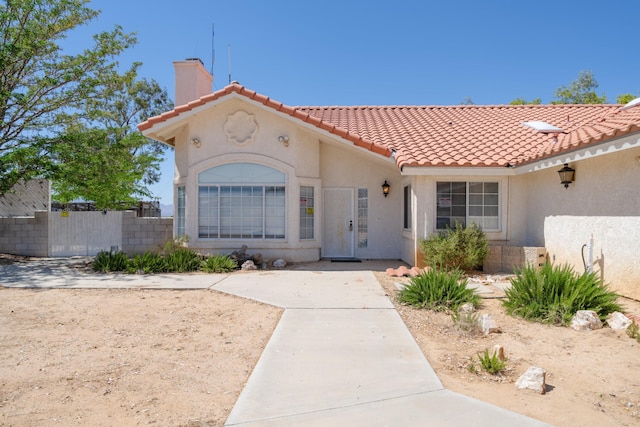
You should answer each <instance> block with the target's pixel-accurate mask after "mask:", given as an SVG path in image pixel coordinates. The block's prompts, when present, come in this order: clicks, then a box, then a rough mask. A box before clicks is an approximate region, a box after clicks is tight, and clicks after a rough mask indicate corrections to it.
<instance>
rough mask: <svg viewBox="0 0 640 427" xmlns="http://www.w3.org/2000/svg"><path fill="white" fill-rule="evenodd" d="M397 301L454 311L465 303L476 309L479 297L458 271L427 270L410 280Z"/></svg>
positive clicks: (432, 308) (415, 305)
mask: <svg viewBox="0 0 640 427" xmlns="http://www.w3.org/2000/svg"><path fill="white" fill-rule="evenodd" d="M398 301H399V302H401V303H404V304H409V305H412V306H414V307H420V308H426V309H429V310H434V311H447V310H453V311H456V310H458V308H459V307H460V306H461V305H462V304H464V303H466V302H470V303H472V304H473V305H474V307H477V306H478V304H479V303H480V297H479V296H478V294H476V293H475V291H474V290H473V289H469V288H467V279H466V278H465V277H464V275H463V273H462V272H461V271H460V270H451V271H447V270H436V269H429V270H427V271H425V272H423V273H422V274H420V275H418V276H416V277H412V278H411V280H410V282H409V284H408V285H407V286H406V287H405V288H404V289H402V290H401V291H400V292H399V293H398Z"/></svg>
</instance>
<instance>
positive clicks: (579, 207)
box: [509, 137, 640, 299]
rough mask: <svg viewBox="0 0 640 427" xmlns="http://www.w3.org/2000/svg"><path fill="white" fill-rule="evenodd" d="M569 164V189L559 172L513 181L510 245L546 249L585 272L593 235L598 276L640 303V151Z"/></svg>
mask: <svg viewBox="0 0 640 427" xmlns="http://www.w3.org/2000/svg"><path fill="white" fill-rule="evenodd" d="M636 138H637V137H636ZM569 164H570V166H571V167H573V168H574V169H575V170H576V176H575V182H574V183H573V184H571V185H570V186H569V188H567V189H565V188H564V187H563V186H562V185H561V184H560V180H559V177H558V172H557V171H558V170H559V169H560V168H561V166H556V167H551V168H548V169H544V170H542V171H539V172H533V173H530V174H526V175H522V176H516V177H512V178H511V180H512V182H513V183H514V184H513V185H512V198H511V203H510V207H509V209H510V212H511V213H510V222H511V225H510V229H509V244H512V245H521V246H544V247H545V248H546V249H547V251H548V255H549V259H550V260H551V261H555V262H556V263H569V264H571V265H572V266H573V267H574V268H575V269H576V271H578V272H583V271H584V264H583V261H582V246H583V245H585V244H587V242H588V241H589V237H590V235H591V234H593V240H594V252H593V253H594V266H593V267H594V271H598V272H600V274H602V276H603V278H604V280H605V282H609V283H611V285H612V287H613V288H614V289H616V290H617V291H619V292H621V293H622V294H623V295H625V296H629V297H632V298H636V299H640V261H639V260H638V256H637V254H638V253H640V236H639V235H638V233H640V231H639V230H640V197H638V196H637V195H638V194H639V193H640V148H631V149H627V150H625V151H620V152H616V153H611V154H608V155H606V156H600V157H591V158H585V159H583V160H579V161H574V162H571V161H570V162H569ZM585 257H586V249H585Z"/></svg>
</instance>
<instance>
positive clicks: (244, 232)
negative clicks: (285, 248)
mask: <svg viewBox="0 0 640 427" xmlns="http://www.w3.org/2000/svg"><path fill="white" fill-rule="evenodd" d="M285 181H286V177H285V174H284V173H283V172H280V171H278V170H276V169H273V168H270V167H268V166H264V165H258V164H254V163H229V164H225V165H221V166H216V167H213V168H211V169H208V170H206V171H204V172H201V173H200V174H199V175H198V237H200V238H205V239H206V238H209V239H284V237H285V206H286V199H285Z"/></svg>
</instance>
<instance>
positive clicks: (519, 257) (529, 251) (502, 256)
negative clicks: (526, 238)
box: [482, 244, 546, 273]
mask: <svg viewBox="0 0 640 427" xmlns="http://www.w3.org/2000/svg"><path fill="white" fill-rule="evenodd" d="M545 261H546V250H545V248H540V247H529V246H527V247H523V246H506V245H491V244H490V245H489V253H488V254H487V259H486V260H485V262H484V265H483V267H482V269H483V271H484V272H486V273H513V268H514V267H518V268H521V267H524V266H525V265H528V264H531V265H534V266H536V267H540V265H542V264H544V262H545Z"/></svg>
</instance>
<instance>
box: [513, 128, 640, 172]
mask: <svg viewBox="0 0 640 427" xmlns="http://www.w3.org/2000/svg"><path fill="white" fill-rule="evenodd" d="M637 147H640V132H636V133H633V134H631V135H626V136H623V137H619V138H614V139H610V140H607V141H605V142H602V143H600V144H592V145H589V146H588V147H584V148H580V149H577V150H572V151H564V152H563V153H561V154H558V155H556V156H553V157H547V158H544V159H541V160H538V161H535V162H531V163H527V164H524V165H521V166H518V167H516V168H515V169H514V171H515V174H516V175H522V174H526V173H530V172H537V171H541V170H545V169H549V168H556V167H562V165H563V164H565V163H574V162H579V161H581V160H587V159H592V158H595V157H600V156H604V155H607V154H612V153H617V152H620V151H624V150H628V149H631V148H637Z"/></svg>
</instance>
